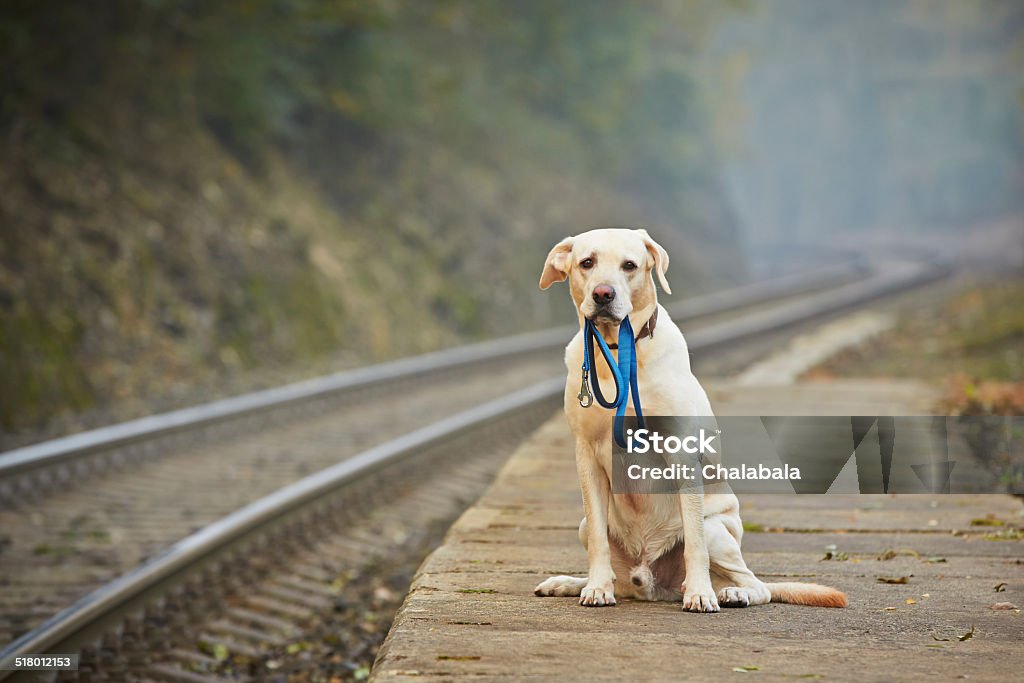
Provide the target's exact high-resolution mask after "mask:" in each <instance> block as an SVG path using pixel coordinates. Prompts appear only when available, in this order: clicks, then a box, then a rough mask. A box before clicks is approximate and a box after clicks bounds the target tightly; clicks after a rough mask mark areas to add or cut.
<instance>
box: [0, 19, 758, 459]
mask: <svg viewBox="0 0 1024 683" xmlns="http://www.w3.org/2000/svg"><path fill="white" fill-rule="evenodd" d="M692 5H693V6H692V7H691V8H690V9H689V10H688V11H690V12H692V13H694V14H693V16H697V15H699V14H701V13H706V12H707V11H708V10H704V9H700V3H693V4H692ZM610 6H611V5H610ZM331 7H332V8H331V9H329V10H328V9H324V7H323V6H322V5H320V4H319V3H304V2H296V3H293V4H292V5H286V4H280V3H273V2H253V3H248V4H245V3H243V4H240V5H239V6H237V7H232V8H228V7H226V6H222V7H213V6H206V5H200V6H188V5H183V4H180V3H159V2H158V3H144V2H131V1H129V0H122V1H121V2H118V3H111V4H110V6H109V7H107V8H105V9H104V10H102V11H98V12H97V11H95V10H94V9H90V8H87V7H83V6H81V5H79V4H76V3H58V4H57V5H55V6H53V7H48V8H46V10H45V11H44V10H43V9H40V8H37V7H35V6H33V5H32V4H31V3H17V2H15V3H10V4H7V5H5V7H4V9H3V10H0V12H4V13H6V14H7V16H5V17H3V19H4V21H2V22H0V27H2V31H3V34H4V35H3V37H4V38H5V40H0V45H2V46H3V47H2V48H0V66H3V67H4V68H3V69H2V70H0V72H2V73H3V76H2V77H0V78H2V79H3V86H4V87H3V91H4V92H5V93H7V95H6V96H5V98H4V99H3V100H0V145H2V146H3V149H4V152H3V154H2V156H0V230H2V232H0V234H2V240H3V241H2V249H0V354H2V358H3V363H2V367H0V384H2V385H3V386H4V388H5V390H4V392H2V394H0V426H2V428H3V429H4V430H5V436H4V437H3V439H5V441H4V442H2V443H0V447H2V446H3V445H5V444H6V445H10V444H14V443H18V442H22V441H24V440H26V439H31V438H37V437H38V436H41V435H43V434H45V433H56V432H61V431H68V430H72V429H77V428H81V427H82V426H87V425H93V424H97V423H102V422H106V421H110V420H114V419H122V418H125V417H131V416H135V415H139V414H145V413H147V412H149V411H151V410H154V409H161V408H167V407H171V406H175V405H179V404H182V403H189V402H193V401H195V400H198V399H199V398H202V397H207V396H216V395H223V394H225V393H232V392H236V391H240V390H243V389H248V388H251V387H253V386H258V385H260V384H266V383H273V382H278V381H284V380H287V379H295V378H298V377H302V376H308V375H310V374H313V373H315V372H322V371H326V370H327V369H332V368H338V367H345V366H351V365H356V364H361V363H366V362H372V361H377V360H381V359H386V358H391V357H395V356H401V355H407V354H411V353H417V352H422V351H426V350H430V349H435V348H438V347H442V346H447V345H452V344H456V343H460V342H464V341H467V340H472V339H478V338H483V337H489V336H495V335H502V334H509V333H513V332H516V331H521V330H524V329H531V328H539V327H543V326H545V325H549V324H551V323H553V322H564V321H565V320H566V319H568V317H569V310H570V309H569V308H568V307H569V304H568V303H567V301H566V300H565V297H564V296H559V295H558V294H554V295H552V294H551V293H547V294H542V293H540V292H538V291H537V290H536V277H537V273H538V272H539V264H540V263H541V261H542V259H543V257H544V254H545V253H546V251H547V249H548V248H549V247H550V245H551V244H552V243H554V241H556V240H557V239H559V238H561V237H562V236H564V235H565V234H568V233H571V232H575V231H578V230H580V229H583V228H586V227H588V226H592V225H609V224H632V225H638V224H646V225H648V226H650V227H651V229H652V231H653V232H655V233H656V234H658V236H659V237H660V238H662V239H663V240H664V242H665V243H666V245H667V246H668V247H669V248H670V250H671V251H673V254H674V259H675V260H674V262H673V270H672V273H671V275H672V281H673V284H674V286H676V287H677V289H678V291H681V292H683V293H687V292H688V291H690V292H692V289H693V287H695V286H696V285H697V283H700V286H701V287H703V288H707V287H712V286H714V285H715V283H716V281H722V280H728V279H730V278H734V277H737V276H738V274H739V272H740V267H738V266H735V264H734V267H732V268H730V269H729V270H726V271H723V272H720V273H714V272H709V269H708V266H707V262H708V259H709V258H710V259H711V261H712V262H714V259H716V258H720V255H721V254H722V253H724V252H726V251H727V250H728V245H729V241H730V238H731V236H732V235H734V234H735V226H734V225H732V223H731V216H730V213H729V210H728V207H727V205H726V203H725V201H724V200H723V199H722V196H721V193H720V192H719V190H718V189H717V187H716V185H715V180H714V179H715V172H714V168H715V165H714V154H713V150H711V149H710V148H709V147H708V146H707V145H706V144H705V143H704V142H702V140H703V139H704V138H703V135H702V133H701V131H702V130H703V127H704V126H705V123H704V122H705V116H706V115H705V114H704V113H702V109H701V106H702V105H701V104H700V100H699V97H698V96H697V93H699V84H698V79H697V76H696V75H695V74H692V73H687V72H685V71H679V69H680V68H681V65H685V57H686V55H687V54H690V53H691V52H692V51H693V50H694V49H696V46H697V44H696V43H692V44H691V43H687V42H686V41H684V40H683V39H682V37H680V35H679V34H677V33H672V34H670V35H663V36H661V37H660V40H661V41H663V42H664V41H670V42H672V44H673V45H677V44H679V45H682V47H679V48H678V49H676V50H675V51H674V52H672V53H671V54H669V53H666V52H665V51H664V50H660V51H659V49H658V45H657V44H655V45H652V47H651V55H661V56H658V57H657V59H654V60H653V61H651V60H650V59H648V61H641V62H638V63H634V62H633V61H632V60H627V61H626V62H624V63H621V64H619V63H614V64H613V65H612V66H610V67H608V69H607V70H608V73H607V74H606V75H604V76H602V77H601V78H597V79H595V82H594V84H593V85H595V86H596V87H598V90H597V91H596V92H591V90H590V88H589V87H587V86H585V85H584V84H583V83H582V82H581V83H580V84H578V85H575V84H574V83H575V81H574V79H575V78H577V77H579V76H580V75H581V73H584V72H586V71H587V70H588V69H589V68H590V66H592V65H588V62H587V60H593V59H598V57H594V56H593V55H594V54H595V50H594V45H593V44H592V43H594V41H595V40H597V41H598V46H599V47H600V46H603V47H605V48H607V49H608V50H611V51H612V52H615V51H619V52H620V53H621V51H622V46H623V45H625V44H626V42H628V41H634V40H635V38H636V36H635V35H633V34H635V33H640V34H645V35H646V34H650V35H652V36H655V35H656V34H655V33H653V31H654V28H653V27H655V26H656V25H657V22H656V20H658V19H659V18H666V17H667V18H669V19H678V17H674V16H672V13H678V12H679V11H680V10H678V9H671V8H670V9H658V8H655V9H650V8H648V9H642V10H641V9H638V10H615V11H610V12H609V13H608V15H607V18H606V19H602V20H600V21H597V20H592V21H591V28H590V29H588V31H587V32H583V33H580V34H579V35H576V36H571V35H563V37H562V39H560V40H559V41H556V42H555V43H551V46H557V47H551V48H550V50H549V52H550V53H549V54H543V55H538V54H537V49H536V46H543V45H545V44H546V43H544V42H543V41H544V40H545V38H544V36H542V35H537V36H532V35H530V34H531V32H542V31H556V32H557V31H558V30H559V27H562V28H563V29H565V30H566V31H570V32H571V31H575V30H577V29H576V27H577V25H578V23H579V19H580V17H579V16H577V15H575V14H574V12H576V11H577V10H575V9H570V8H568V7H566V8H562V9H557V10H556V9H554V8H549V7H547V5H546V4H545V3H536V4H531V3H528V4H527V5H524V6H523V8H521V10H522V12H523V13H522V14H518V13H515V12H512V11H511V9H510V8H508V7H507V6H504V5H502V4H500V3H499V4H491V3H481V4H479V5H475V4H469V5H466V4H447V3H438V4H437V5H436V6H434V7H432V8H430V9H427V8H425V6H420V5H418V4H412V5H408V6H406V5H403V6H399V7H395V6H392V5H391V4H390V3H384V2H380V3H344V2H343V3H340V4H337V5H332V6H331ZM246 8H248V9H246ZM531 12H532V13H544V14H546V15H548V16H546V17H545V22H541V23H535V22H533V19H535V18H536V17H531V16H530V13H531ZM665 13H668V14H667V15H666V14H665ZM701 16H702V15H701ZM707 20H709V19H707ZM595 21H596V23H595ZM467 22H468V23H467ZM510 22H512V23H510ZM622 22H626V23H625V24H623V23H622ZM513 24H514V25H513ZM467 26H472V27H474V28H473V30H469V29H467ZM623 27H624V28H625V29H628V30H627V31H626V33H627V34H629V35H625V36H620V35H619V33H620V31H621V30H622V29H623ZM630 31H632V32H633V34H630ZM524 36H525V37H526V38H529V39H530V40H533V41H538V42H536V45H533V44H522V42H521V41H522V40H523V39H524ZM595 36H597V38H595ZM684 37H685V36H684ZM602 41H603V42H602ZM622 41H626V42H622ZM495 49H497V50H498V52H499V53H503V54H501V55H500V58H499V57H498V56H494V55H495V53H494V50H495ZM666 54H668V56H665V55H666ZM651 55H648V57H650V56H651ZM428 56H429V60H428ZM527 58H529V59H530V60H535V61H533V63H532V64H522V65H521V68H516V67H515V64H516V62H517V60H525V59H527ZM538 60H539V61H538ZM581 60H583V61H582V62H581ZM659 60H660V61H659ZM666 60H667V61H666ZM509 64H512V66H511V67H510V66H509ZM537 64H544V65H547V68H548V70H549V73H546V74H543V73H535V72H534V71H532V69H533V68H534V67H536V66H537ZM673 69H674V70H675V71H672V70H673ZM670 72H671V73H674V75H670ZM500 78H504V79H505V80H504V81H501V80H500ZM603 85H607V89H606V90H601V89H600V88H601V87H602V86H603ZM655 85H657V86H658V87H660V88H662V89H666V88H667V89H668V90H666V92H668V91H669V90H671V88H672V87H676V88H685V89H688V92H689V93H690V94H691V95H692V96H693V97H692V101H688V102H686V103H685V104H682V103H678V102H677V104H679V108H678V109H677V111H676V112H675V115H674V116H673V117H670V119H667V120H666V121H664V122H662V123H661V124H659V125H661V126H662V128H661V129H658V128H653V129H652V128H651V127H650V126H651V125H653V124H650V122H649V121H648V120H646V119H644V117H645V116H649V115H650V116H653V114H651V112H650V111H648V110H653V109H656V108H657V107H658V106H662V105H664V104H665V103H664V102H663V101H661V100H659V99H657V98H654V97H653V96H652V98H651V99H650V101H642V100H634V101H635V102H638V103H639V104H638V105H637V106H636V107H635V109H636V111H629V110H622V109H621V106H618V105H616V102H620V101H621V100H622V98H623V97H627V101H628V98H629V97H631V96H632V95H631V93H633V92H634V91H637V90H638V89H644V88H646V89H647V90H648V91H650V89H651V88H652V87H654V86H655ZM573 88H575V91H576V92H575V99H574V98H570V97H569V96H568V95H567V93H566V92H563V90H566V89H570V90H571V89H573ZM527 91H528V92H527ZM570 94H571V93H570ZM613 105H615V106H617V107H618V109H617V111H618V114H614V115H612V116H610V117H609V112H608V111H606V109H607V108H608V107H611V106H613ZM581 106H583V107H584V108H583V109H582V110H578V109H577V107H581ZM602 108H603V109H602ZM587 112H592V113H593V115H592V116H589V118H588V114H587ZM677 118H678V120H677ZM631 119H635V120H631ZM666 131H668V132H669V133H671V139H672V140H675V141H676V142H677V143H678V145H679V148H678V149H676V150H673V151H672V152H671V153H669V152H666V151H663V150H661V149H659V148H657V147H656V146H655V147H652V145H651V140H650V139H647V134H648V133H650V134H651V136H652V138H654V137H657V138H658V139H660V140H665V139H666V137H665V136H666ZM672 159H680V160H682V161H681V162H680V163H679V164H677V165H676V166H677V167H676V168H675V169H674V170H673V171H672V172H673V173H676V174H677V175H676V176H673V177H674V178H675V180H674V181H673V182H674V184H670V185H668V186H666V187H665V188H660V189H659V188H657V187H655V186H654V185H652V183H650V182H648V181H645V180H644V179H643V177H642V172H641V170H642V169H644V168H647V167H648V165H649V164H654V163H656V162H658V163H664V164H668V163H669V162H670V161H671V160H672ZM667 173H668V171H666V174H667ZM697 197H699V198H700V199H699V202H698V201H697V200H696V198H697ZM698 242H699V243H700V244H701V245H702V250H701V252H700V253H699V254H698V253H697V252H696V250H695V249H694V248H693V245H694V244H696V243H698ZM709 254H710V256H709ZM688 261H689V263H688Z"/></svg>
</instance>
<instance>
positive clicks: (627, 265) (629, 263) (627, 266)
mask: <svg viewBox="0 0 1024 683" xmlns="http://www.w3.org/2000/svg"><path fill="white" fill-rule="evenodd" d="M622 269H623V270H626V271H629V270H636V264H635V263H633V262H632V261H626V262H625V263H623V264H622Z"/></svg>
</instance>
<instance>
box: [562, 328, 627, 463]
mask: <svg viewBox="0 0 1024 683" xmlns="http://www.w3.org/2000/svg"><path fill="white" fill-rule="evenodd" d="M594 339H597V343H598V345H599V346H600V347H601V355H603V356H604V360H605V362H606V363H607V364H608V369H609V370H611V371H612V377H613V378H614V379H615V400H614V401H608V400H607V399H605V397H604V394H603V393H601V383H600V382H599V380H598V378H597V372H596V371H595V372H594V392H593V393H591V392H590V384H589V379H590V371H591V369H593V368H595V367H596V362H595V357H594ZM618 346H619V360H618V363H617V364H616V362H615V359H614V358H613V357H612V351H611V349H609V348H608V343H607V342H605V340H604V337H602V336H601V334H600V333H599V332H598V331H597V326H596V325H594V323H593V322H591V321H590V320H587V321H586V323H585V324H584V327H583V384H582V385H581V386H580V393H579V395H578V396H577V397H576V398H578V399H579V401H580V407H581V408H589V407H590V406H591V405H593V404H594V399H597V402H598V403H599V404H601V405H602V406H603V407H605V408H609V409H611V408H614V409H615V422H614V423H613V425H614V426H613V433H614V435H615V443H617V444H618V445H619V446H620V447H621V448H625V447H626V435H625V427H624V418H625V416H626V404H627V403H629V397H630V396H631V395H632V397H633V408H634V409H635V410H636V419H637V424H638V425H639V426H640V427H643V426H644V415H643V411H642V410H641V408H640V384H639V382H638V381H637V378H636V339H635V338H634V337H633V326H632V325H631V324H630V322H629V317H628V316H627V317H625V318H623V319H622V322H621V323H619V344H618Z"/></svg>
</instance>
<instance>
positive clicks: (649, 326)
mask: <svg viewBox="0 0 1024 683" xmlns="http://www.w3.org/2000/svg"><path fill="white" fill-rule="evenodd" d="M657 324H658V307H657V306H655V307H654V313H651V317H650V318H648V319H647V322H645V323H644V326H643V327H641V328H640V332H639V333H637V335H636V338H635V339H636V341H640V340H641V339H643V338H644V337H651V338H652V339H653V338H654V327H655V326H656V325H657ZM608 348H609V349H617V348H619V345H618V344H609V345H608Z"/></svg>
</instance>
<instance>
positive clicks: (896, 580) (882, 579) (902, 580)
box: [878, 576, 910, 583]
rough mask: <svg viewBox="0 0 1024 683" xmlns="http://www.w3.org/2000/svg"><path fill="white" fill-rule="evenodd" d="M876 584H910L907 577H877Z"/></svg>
mask: <svg viewBox="0 0 1024 683" xmlns="http://www.w3.org/2000/svg"><path fill="white" fill-rule="evenodd" d="M878 583H910V577H909V576H879V577H878Z"/></svg>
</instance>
